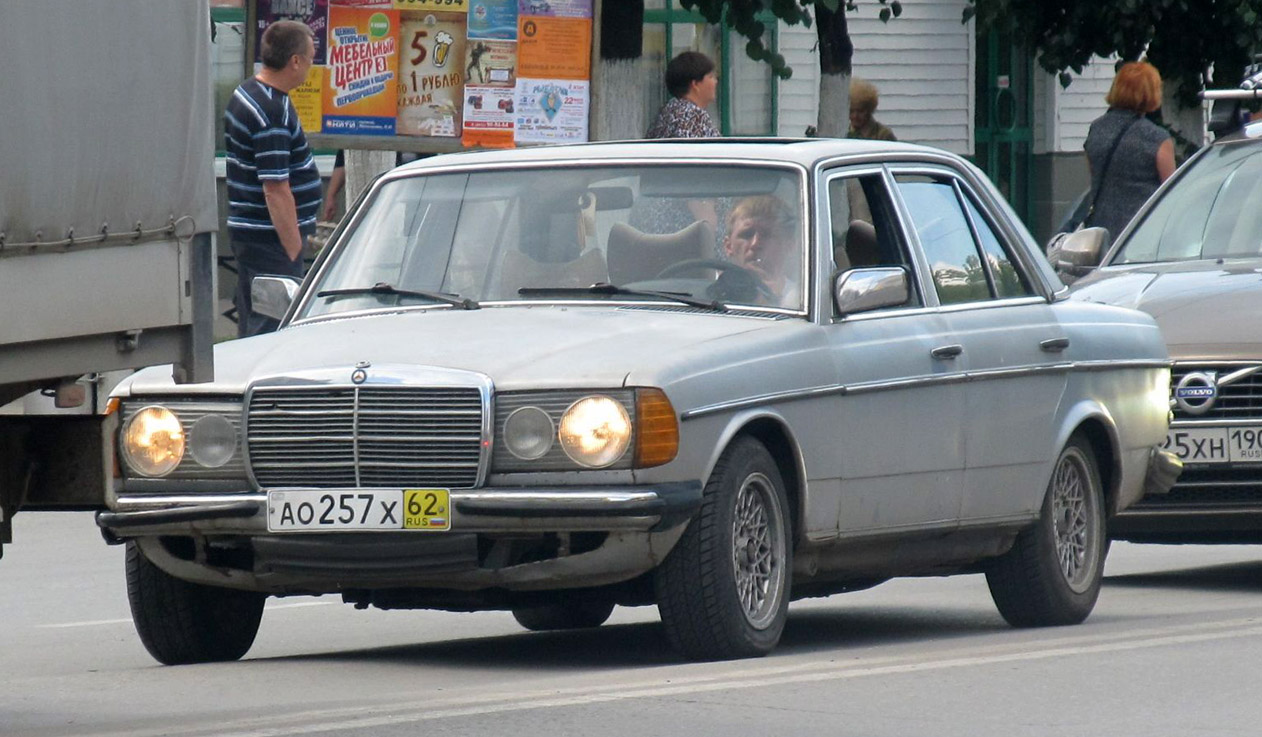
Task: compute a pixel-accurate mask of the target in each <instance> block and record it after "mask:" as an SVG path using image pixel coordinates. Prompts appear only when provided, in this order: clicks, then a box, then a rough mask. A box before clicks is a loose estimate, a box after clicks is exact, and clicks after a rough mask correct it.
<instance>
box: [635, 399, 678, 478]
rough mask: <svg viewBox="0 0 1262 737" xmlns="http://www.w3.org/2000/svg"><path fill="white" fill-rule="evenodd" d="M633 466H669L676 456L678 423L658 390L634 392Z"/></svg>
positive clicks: (669, 405)
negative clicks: (667, 464)
mask: <svg viewBox="0 0 1262 737" xmlns="http://www.w3.org/2000/svg"><path fill="white" fill-rule="evenodd" d="M635 417H636V422H637V424H638V427H636V433H635V467H636V468H651V467H652V466H660V465H662V464H664V463H670V462H671V461H673V460H675V456H676V455H677V454H678V453H679V420H678V419H676V418H675V408H674V407H672V406H671V403H670V400H669V399H667V398H666V394H665V393H664V392H662V390H661V389H637V390H636V392H635Z"/></svg>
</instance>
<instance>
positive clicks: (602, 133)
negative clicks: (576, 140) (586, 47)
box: [590, 0, 647, 141]
mask: <svg viewBox="0 0 1262 737" xmlns="http://www.w3.org/2000/svg"><path fill="white" fill-rule="evenodd" d="M593 14H594V18H593V22H594V23H595V24H596V27H597V28H599V29H600V32H599V33H597V34H595V38H594V39H593V44H592V45H593V46H594V48H593V49H592V52H593V54H592V55H593V57H594V58H593V62H594V63H593V64H592V86H591V105H592V107H591V117H590V122H591V136H590V138H591V140H593V141H625V140H631V139H635V138H643V137H644V131H645V130H646V128H647V126H646V125H645V123H644V85H643V84H642V79H641V75H642V71H641V65H640V56H641V54H642V49H643V46H644V0H610V1H609V2H601V0H597V1H596V3H595V7H594V8H593Z"/></svg>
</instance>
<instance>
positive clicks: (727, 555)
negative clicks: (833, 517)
mask: <svg viewBox="0 0 1262 737" xmlns="http://www.w3.org/2000/svg"><path fill="white" fill-rule="evenodd" d="M792 555H793V544H792V523H791V522H790V514H789V504H788V498H787V496H786V495H785V490H784V481H783V480H782V479H781V477H780V471H779V468H778V467H777V466H776V463H775V461H774V460H773V459H772V457H771V454H770V453H769V452H768V451H767V449H766V447H764V446H763V444H762V443H760V442H758V441H757V440H755V439H753V438H750V437H739V438H737V439H736V440H735V441H733V443H732V444H731V445H730V446H729V447H728V448H727V450H726V451H724V453H723V455H722V456H721V457H720V458H719V461H718V463H717V464H716V465H715V467H714V472H713V473H712V474H711V475H710V480H709V481H708V482H707V484H706V487H705V491H704V492H703V494H702V500H701V508H700V509H699V510H698V511H697V513H696V515H695V516H694V517H693V519H692V520H691V521H690V522H689V523H688V528H687V529H686V530H684V533H683V536H682V537H681V538H680V539H679V542H677V543H676V544H675V547H674V548H673V549H672V550H671V552H670V554H669V555H667V556H666V560H664V561H663V562H662V564H661V565H660V566H659V567H658V568H657V569H656V571H655V572H654V576H653V581H654V589H655V592H656V595H657V607H658V611H659V612H660V613H661V617H662V625H663V627H664V628H665V630H666V636H667V638H668V639H669V640H670V643H671V645H672V646H673V647H674V648H675V649H676V650H677V651H679V652H680V653H681V654H682V655H684V657H686V658H689V659H691V660H727V659H732V658H743V657H753V656H759V655H766V654H767V653H769V652H771V650H772V649H773V648H775V646H776V644H777V643H778V642H779V641H780V635H781V633H782V632H783V631H784V625H785V621H786V620H787V619H788V609H789V586H790V580H791V572H792Z"/></svg>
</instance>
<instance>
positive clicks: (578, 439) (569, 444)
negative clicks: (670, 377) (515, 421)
mask: <svg viewBox="0 0 1262 737" xmlns="http://www.w3.org/2000/svg"><path fill="white" fill-rule="evenodd" d="M558 435H559V437H560V439H561V448H562V450H564V451H565V454H566V455H567V456H569V457H570V460H572V461H574V462H575V463H577V464H579V465H580V466H585V467H587V468H604V467H605V466H608V465H609V464H611V463H614V462H615V461H617V460H618V459H619V458H621V457H622V454H623V453H625V452H626V451H627V447H628V446H629V445H630V444H631V419H630V418H629V417H628V416H627V411H626V409H624V408H623V406H622V403H621V402H618V401H617V400H614V399H611V398H610V397H605V396H599V395H597V396H591V397H583V398H582V399H580V400H578V401H577V402H575V403H574V404H571V405H570V407H569V409H567V410H565V414H563V415H561V428H560V431H559V432H558Z"/></svg>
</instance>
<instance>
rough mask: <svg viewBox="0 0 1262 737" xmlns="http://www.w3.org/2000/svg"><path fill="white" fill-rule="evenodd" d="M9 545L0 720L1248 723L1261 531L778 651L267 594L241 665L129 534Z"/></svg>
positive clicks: (933, 725)
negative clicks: (674, 647)
mask: <svg viewBox="0 0 1262 737" xmlns="http://www.w3.org/2000/svg"><path fill="white" fill-rule="evenodd" d="M15 527H16V530H15V535H16V540H15V542H14V543H13V544H12V545H10V546H6V547H5V551H4V552H5V555H4V558H3V559H2V560H0V737H27V736H32V737H35V736H38V737H45V736H49V735H67V736H78V735H109V736H111V737H123V736H124V735H125V736H127V737H157V736H158V735H162V736H166V735H171V736H178V737H188V736H194V735H231V736H232V737H271V736H273V735H291V734H292V735H306V734H333V735H350V736H353V737H368V736H370V735H371V736H373V737H378V736H383V735H384V736H387V737H392V736H395V735H400V736H401V735H418V734H424V735H432V734H442V735H499V734H509V733H511V734H513V735H514V736H515V737H521V736H523V735H550V736H555V735H583V736H584V737H595V736H600V735H632V734H635V735H699V736H704V735H716V736H717V735H724V736H725V737H731V736H734V735H777V736H778V735H829V737H838V736H843V735H855V736H863V737H883V736H886V735H888V736H890V737H894V736H899V737H910V736H916V735H927V736H928V735H931V736H933V737H950V736H953V735H960V736H961V737H963V736H964V735H967V736H968V737H990V736H994V737H999V736H1000V735H1002V736H1004V737H1012V736H1013V735H1049V736H1050V735H1057V736H1058V737H1059V736H1061V735H1108V736H1109V737H1129V736H1130V735H1134V736H1135V737H1141V736H1142V737H1161V736H1163V735H1172V736H1173V735H1179V736H1184V735H1215V736H1217V735H1233V736H1235V735H1239V736H1244V735H1249V736H1250V737H1252V736H1253V735H1257V734H1259V733H1262V699H1259V698H1258V696H1257V692H1258V687H1257V676H1258V673H1259V665H1258V664H1259V663H1262V607H1260V606H1259V605H1260V604H1262V549H1258V548H1250V547H1234V546H1231V547H1195V546H1188V547H1155V546H1134V545H1126V544H1116V545H1114V546H1113V550H1112V553H1111V554H1110V557H1109V562H1108V567H1107V569H1106V574H1107V580H1106V582H1105V587H1104V591H1103V593H1102V595H1101V599H1100V603H1099V604H1098V605H1097V607H1096V610H1095V613H1094V614H1093V615H1092V617H1091V618H1090V619H1089V620H1088V621H1087V622H1086V624H1083V625H1079V626H1076V627H1067V628H1057V629H1046V630H1013V629H1010V628H1009V627H1007V625H1005V624H1004V622H1003V620H1002V619H1000V617H999V615H998V613H997V612H996V611H995V608H994V606H993V605H992V604H991V601H990V597H989V594H988V592H987V590H986V585H985V581H984V579H983V578H982V577H980V576H960V577H954V578H948V579H917V580H901V581H894V582H890V583H887V584H884V585H882V586H878V587H876V588H875V589H872V590H869V591H865V592H859V593H854V594H846V595H840V596H834V597H831V598H828V599H816V600H809V601H803V602H797V603H795V604H794V605H793V607H792V608H791V609H790V619H789V625H788V628H787V630H786V633H785V636H784V640H783V642H782V643H781V646H780V648H779V649H778V650H777V651H776V652H775V653H774V654H772V655H771V656H769V657H767V658H762V659H757V660H746V661H738V662H728V663H703V664H691V663H682V662H680V661H679V660H678V659H677V658H676V657H675V656H674V655H673V653H672V652H671V651H670V650H669V649H668V647H667V646H666V644H665V642H664V639H663V637H662V633H661V630H660V626H659V624H658V620H657V612H656V609H653V608H640V609H623V608H619V609H618V610H616V611H615V612H614V617H613V619H612V620H611V621H610V623H609V624H607V625H605V626H604V627H601V628H599V629H595V630H587V631H582V632H574V633H528V632H525V631H523V630H522V629H521V628H520V627H519V626H518V625H517V624H516V623H515V622H514V621H513V619H512V617H511V616H510V615H508V614H507V613H500V612H488V613H480V614H449V613H440V612H381V611H356V610H354V609H353V608H351V607H350V606H347V605H343V604H341V603H340V601H338V600H337V599H335V598H334V597H324V598H318V599H280V600H272V601H270V602H269V605H268V610H267V612H266V614H265V615H264V618H263V626H262V629H261V631H260V632H259V636H258V639H257V640H256V642H255V645H254V648H253V649H252V650H251V651H250V653H249V654H248V655H247V656H246V659H245V660H243V661H241V662H238V663H225V664H215V665H201V666H183V667H163V666H159V665H157V664H156V663H155V662H154V661H153V660H151V659H150V658H149V656H148V654H147V653H146V652H145V650H144V648H143V646H142V645H141V644H140V641H139V639H138V638H137V637H136V634H135V631H134V630H133V628H132V625H131V621H130V618H129V614H128V608H127V597H126V592H125V587H124V582H123V556H122V552H123V551H122V549H121V548H111V547H107V546H106V545H105V544H104V543H103V542H102V541H101V539H100V537H99V535H98V534H97V532H96V529H95V527H94V525H93V524H92V521H91V518H90V517H89V516H88V515H85V514H37V513H23V514H21V515H19V516H18V517H17V518H16V520H15Z"/></svg>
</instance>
